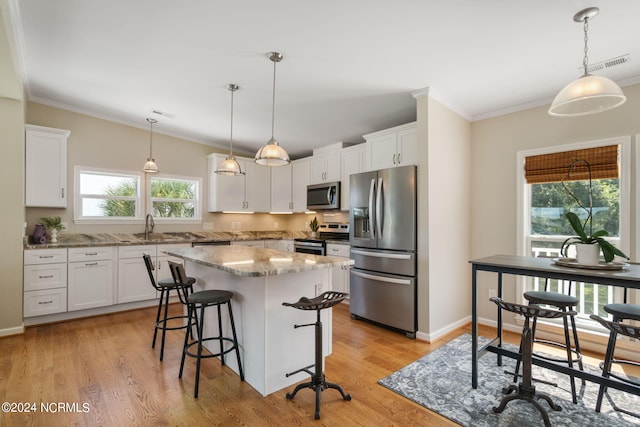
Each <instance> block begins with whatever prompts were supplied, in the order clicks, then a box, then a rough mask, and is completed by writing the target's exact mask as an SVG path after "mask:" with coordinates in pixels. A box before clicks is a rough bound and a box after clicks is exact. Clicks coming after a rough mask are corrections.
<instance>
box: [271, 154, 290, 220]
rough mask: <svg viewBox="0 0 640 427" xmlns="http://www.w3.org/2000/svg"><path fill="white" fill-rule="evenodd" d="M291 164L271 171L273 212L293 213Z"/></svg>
mask: <svg viewBox="0 0 640 427" xmlns="http://www.w3.org/2000/svg"><path fill="white" fill-rule="evenodd" d="M291 171H292V165H291V163H290V164H288V165H284V166H278V167H274V168H273V169H271V212H293V179H292V176H291Z"/></svg>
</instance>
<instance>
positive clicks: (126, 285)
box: [117, 245, 157, 303]
mask: <svg viewBox="0 0 640 427" xmlns="http://www.w3.org/2000/svg"><path fill="white" fill-rule="evenodd" d="M156 250H157V249H156V245H135V246H120V247H118V298H117V302H118V303H125V302H133V301H144V300H149V299H154V298H156V289H155V288H154V287H153V286H152V285H151V281H150V280H149V273H147V267H146V266H145V264H144V260H143V259H142V255H144V254H148V255H149V256H151V259H153V260H155V259H156V253H157V252H156Z"/></svg>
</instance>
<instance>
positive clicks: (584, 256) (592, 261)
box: [576, 243, 600, 265]
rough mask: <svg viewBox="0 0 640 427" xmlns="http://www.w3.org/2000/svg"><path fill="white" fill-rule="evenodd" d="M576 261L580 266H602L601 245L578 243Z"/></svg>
mask: <svg viewBox="0 0 640 427" xmlns="http://www.w3.org/2000/svg"><path fill="white" fill-rule="evenodd" d="M576 260H577V261H578V264H583V265H598V264H600V245H598V244H597V243H576Z"/></svg>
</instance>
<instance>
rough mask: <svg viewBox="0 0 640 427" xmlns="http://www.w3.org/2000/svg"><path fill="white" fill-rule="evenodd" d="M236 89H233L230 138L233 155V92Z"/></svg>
mask: <svg viewBox="0 0 640 427" xmlns="http://www.w3.org/2000/svg"><path fill="white" fill-rule="evenodd" d="M234 91H235V89H233V88H232V89H231V132H230V133H231V136H230V139H229V155H230V156H233V92H234Z"/></svg>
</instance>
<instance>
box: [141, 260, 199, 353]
mask: <svg viewBox="0 0 640 427" xmlns="http://www.w3.org/2000/svg"><path fill="white" fill-rule="evenodd" d="M142 258H143V260H144V264H145V267H146V268H147V273H148V274H149V280H150V281H151V285H152V286H153V287H154V288H155V289H156V291H159V292H160V298H159V299H158V311H157V312H156V324H155V328H154V331H153V342H152V343H151V348H155V347H156V339H157V337H158V330H161V331H162V338H161V343H160V361H162V359H164V342H165V336H166V332H167V331H175V330H178V329H185V328H187V324H186V323H182V324H180V325H178V326H168V324H169V322H170V321H177V320H178V319H183V320H187V316H184V315H177V316H171V317H169V297H170V294H171V291H176V293H177V294H178V297H179V298H180V302H181V303H183V304H186V299H185V294H186V293H189V292H192V290H193V284H194V283H196V279H194V278H193V277H187V280H186V283H185V284H184V285H182V284H178V283H176V282H175V280H173V277H169V278H165V279H160V280H158V281H157V282H156V279H155V277H154V274H153V270H155V267H154V265H153V261H152V260H151V256H150V255H149V254H143V255H142ZM163 307H164V313H163ZM161 313H163V315H162V318H160V314H161Z"/></svg>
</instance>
